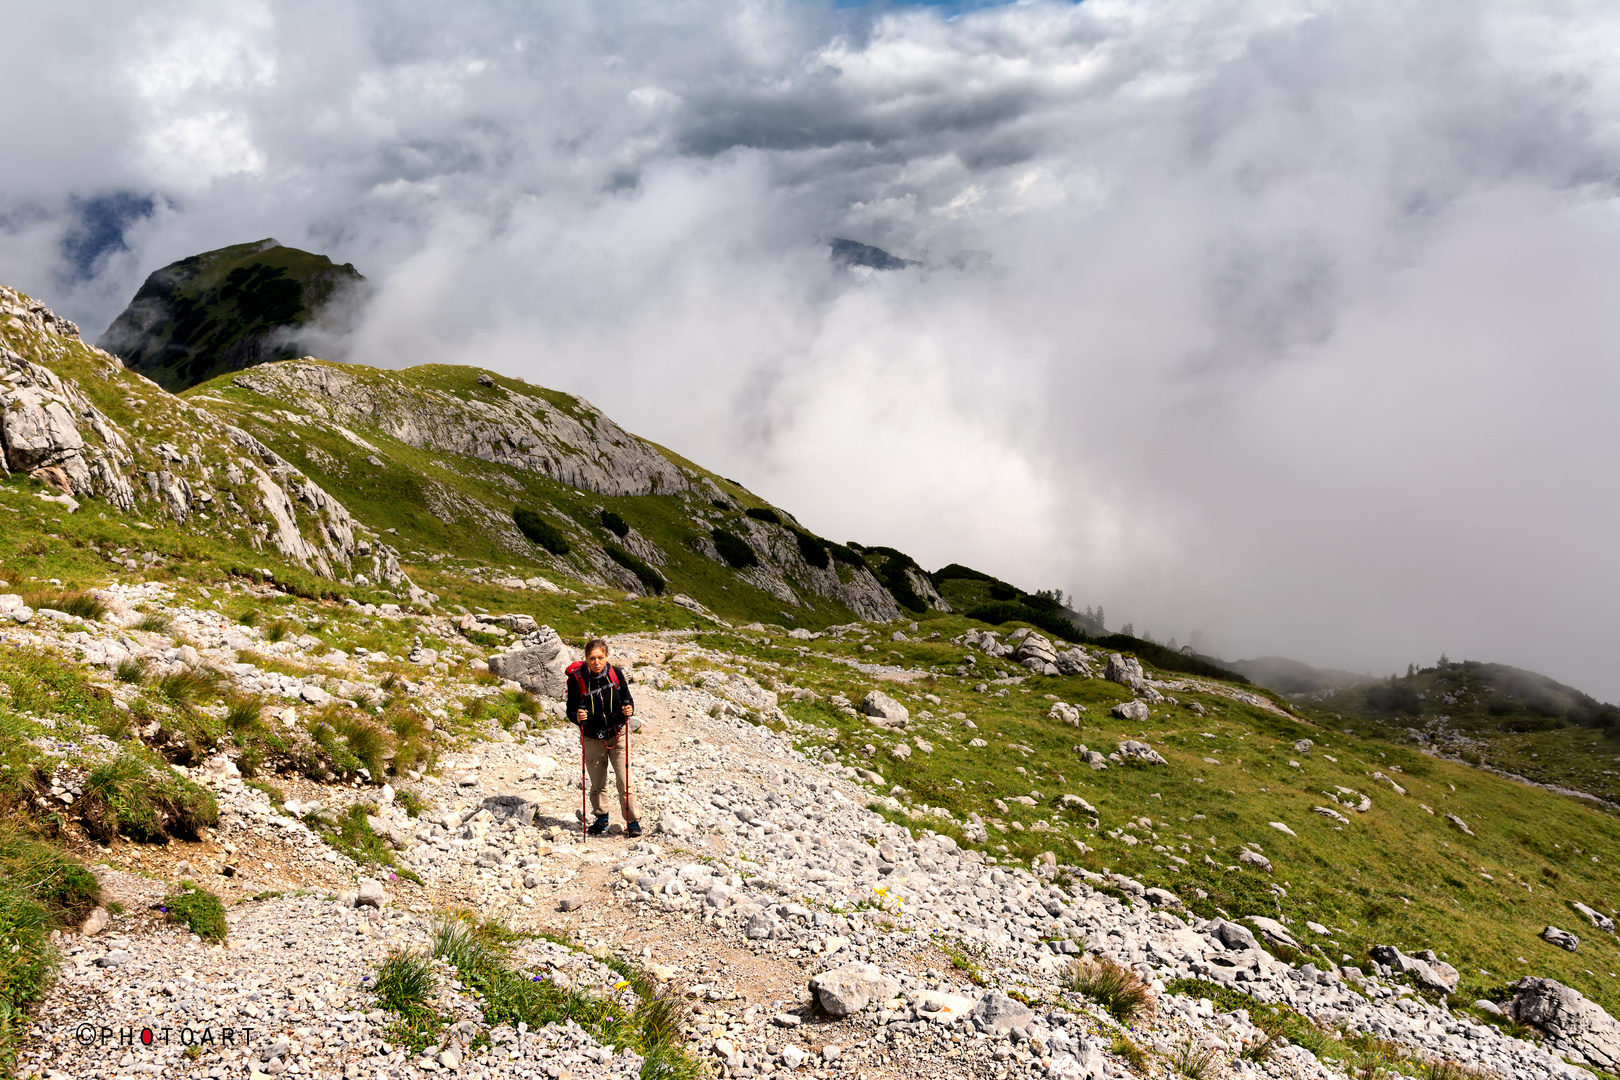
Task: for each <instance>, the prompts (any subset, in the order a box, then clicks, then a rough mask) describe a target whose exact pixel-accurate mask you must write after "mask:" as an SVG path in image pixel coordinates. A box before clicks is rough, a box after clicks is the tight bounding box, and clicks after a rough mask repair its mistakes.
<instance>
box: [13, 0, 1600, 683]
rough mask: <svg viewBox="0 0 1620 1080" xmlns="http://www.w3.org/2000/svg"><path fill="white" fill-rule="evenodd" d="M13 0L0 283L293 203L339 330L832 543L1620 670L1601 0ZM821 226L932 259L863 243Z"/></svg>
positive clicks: (1301, 623)
mask: <svg viewBox="0 0 1620 1080" xmlns="http://www.w3.org/2000/svg"><path fill="white" fill-rule="evenodd" d="M87 12H93V14H94V15H95V18H94V19H87V18H86V17H85V16H86V13H87ZM53 20H57V21H53ZM69 26H71V27H72V29H73V33H71V34H69V33H67V32H66V30H65V28H66V27H69ZM20 32H22V33H23V34H25V35H27V36H29V37H31V38H33V39H35V40H37V41H38V42H40V43H41V46H42V47H40V48H37V49H32V50H25V51H24V52H23V54H22V56H21V58H20V60H19V62H17V63H15V64H13V65H11V66H8V68H7V69H6V70H5V71H4V72H0V87H3V88H4V89H6V90H7V91H9V92H10V94H11V96H12V98H13V99H14V100H18V99H24V98H26V99H28V100H35V99H36V95H35V94H34V93H33V91H34V90H35V89H36V88H37V87H39V86H50V87H56V88H62V90H61V91H60V92H56V93H53V94H50V95H46V96H45V97H44V98H43V99H42V100H43V101H44V102H45V104H44V105H43V106H42V109H43V110H44V111H43V112H42V113H41V114H39V115H38V116H36V117H28V118H22V119H21V120H19V122H18V129H17V130H16V132H15V133H14V134H10V135H9V136H8V137H9V138H10V139H11V147H12V150H13V152H12V153H10V154H8V155H7V157H6V159H5V160H3V161H0V191H4V192H6V193H7V194H6V196H5V197H4V199H5V200H8V201H0V230H3V231H4V236H5V242H4V243H0V279H4V280H7V281H15V282H17V283H19V284H22V285H24V286H25V287H29V288H32V289H33V290H34V291H36V292H39V293H41V294H42V295H46V296H47V298H48V299H51V300H52V301H53V302H55V303H56V304H57V306H59V307H61V308H65V309H67V310H68V312H69V314H71V315H73V316H76V317H79V318H81V319H82V320H83V321H84V322H85V323H86V324H87V327H88V328H89V329H90V330H91V331H92V332H94V331H95V330H98V329H99V328H100V326H103V325H105V323H106V322H107V321H108V320H109V319H110V318H111V317H112V315H113V314H115V313H116V310H117V309H118V307H120V306H121V304H122V302H123V299H124V298H125V297H127V296H128V295H129V294H130V293H132V292H133V291H134V288H135V286H136V285H137V284H138V282H139V280H140V278H141V276H143V275H144V273H145V272H147V271H149V270H150V269H152V268H154V267H156V266H158V265H161V264H163V263H166V262H168V261H171V260H173V259H175V258H179V257H181V256H184V255H187V254H191V253H193V252H196V251H199V250H205V249H207V248H211V247H216V246H219V245H222V244H225V243H232V242H237V241H241V240H245V239H255V238H258V237H260V236H265V235H274V236H276V237H278V238H279V239H281V240H282V241H284V242H286V243H291V244H297V245H302V246H306V247H311V248H314V249H316V250H321V251H325V252H327V253H329V254H331V255H332V256H333V257H334V258H337V259H339V260H340V261H349V260H352V261H353V262H355V263H356V265H357V266H359V267H360V268H361V270H362V271H363V272H365V273H366V274H367V275H368V276H370V277H371V278H372V280H373V281H374V282H375V283H376V285H377V286H378V291H377V294H376V301H375V303H374V305H373V306H372V308H371V309H370V312H369V318H368V320H367V322H366V323H365V325H364V326H363V327H362V328H361V329H360V332H359V333H358V334H357V336H356V339H355V349H356V353H355V355H356V356H357V357H359V358H361V359H364V360H367V361H369V362H374V363H382V364H390V365H405V364H413V363H421V362H427V361H441V362H442V361H453V362H468V363H481V364H487V365H490V366H494V367H497V368H500V369H502V370H505V371H508V372H512V373H514V374H522V375H524V376H526V377H529V378H533V379H536V380H539V381H543V382H548V383H550V384H553V385H558V386H562V387H564V388H567V389H570V390H574V391H577V392H579V393H582V394H584V395H585V396H586V397H588V398H591V399H592V400H594V401H597V402H598V403H599V404H601V405H603V406H604V407H605V408H607V409H608V410H609V411H610V412H612V413H613V414H614V415H615V416H616V417H617V418H619V419H620V420H621V421H622V422H624V423H625V424H627V425H628V426H629V427H631V428H632V429H633V430H637V431H640V432H642V433H644V434H646V435H648V436H649V437H652V438H655V439H658V440H659V441H661V442H663V443H665V444H667V445H670V446H673V447H674V448H676V449H678V450H680V451H682V452H683V453H686V454H687V455H688V456H691V457H694V458H696V459H698V460H701V461H703V462H705V463H706V464H710V465H712V466H713V467H715V468H717V469H719V470H720V471H722V472H725V473H726V474H727V475H731V476H734V477H736V478H737V479H739V480H742V481H744V482H745V483H748V484H750V485H751V486H753V487H755V488H756V489H758V490H760V491H761V492H762V493H763V494H765V495H767V496H769V497H772V498H774V499H776V500H778V501H780V502H782V503H783V504H784V505H786V506H788V507H789V508H791V509H793V510H794V511H795V512H797V513H799V514H800V515H801V516H802V517H803V518H804V519H805V520H806V522H807V523H808V524H810V525H811V526H812V527H814V528H816V529H818V530H821V531H823V532H826V533H829V534H831V535H833V536H834V537H835V538H837V539H841V540H842V539H857V540H861V541H863V542H871V543H888V544H892V545H894V546H897V547H900V548H903V549H906V550H908V551H910V552H912V553H913V554H915V555H916V556H917V557H918V558H919V559H921V560H922V561H924V562H925V563H934V564H937V563H943V562H946V561H962V562H966V563H969V564H971V565H976V566H980V567H981V568H983V569H986V570H989V571H992V572H995V573H997V574H1000V575H1001V576H1004V577H1007V578H1009V579H1010V580H1013V581H1015V582H1017V583H1019V584H1021V585H1023V586H1025V587H1027V588H1035V587H1051V586H1060V587H1063V588H1065V589H1071V590H1073V592H1074V593H1075V594H1076V596H1077V597H1078V599H1079V600H1080V602H1081V603H1082V604H1084V603H1097V602H1102V603H1104V604H1106V606H1107V608H1108V610H1109V613H1110V615H1111V617H1112V619H1113V621H1115V622H1123V621H1124V620H1125V619H1127V618H1128V619H1130V620H1132V621H1133V622H1134V623H1135V625H1136V626H1137V627H1138V628H1139V629H1140V628H1143V627H1148V628H1151V629H1153V630H1154V631H1156V632H1158V633H1159V634H1161V635H1163V636H1169V635H1170V634H1176V635H1177V636H1178V637H1182V638H1185V637H1186V635H1187V633H1188V632H1189V631H1190V630H1191V629H1192V628H1193V627H1195V626H1196V627H1198V628H1200V629H1202V630H1203V631H1205V632H1206V633H1207V634H1209V635H1210V636H1211V637H1212V638H1213V640H1214V641H1215V642H1216V644H1217V645H1218V646H1220V647H1221V648H1222V649H1224V650H1225V651H1226V652H1227V653H1228V654H1229V655H1236V654H1239V653H1243V654H1252V653H1260V652H1284V653H1289V654H1292V655H1297V656H1299V657H1301V658H1303V659H1307V660H1312V661H1316V662H1321V663H1331V664H1335V665H1339V666H1350V667H1371V668H1374V669H1377V670H1390V669H1395V668H1399V667H1402V666H1404V664H1405V663H1406V662H1407V661H1408V660H1424V661H1426V660H1430V659H1433V657H1434V656H1436V655H1438V654H1439V653H1440V652H1441V651H1442V650H1446V651H1449V653H1450V654H1451V655H1453V656H1458V655H1470V656H1477V657H1480V658H1484V659H1496V660H1503V661H1507V662H1512V663H1521V664H1524V665H1526V666H1531V667H1535V668H1538V669H1541V670H1544V671H1546V672H1548V673H1549V674H1552V675H1554V676H1557V677H1559V678H1563V679H1565V680H1567V681H1572V682H1574V683H1576V684H1578V685H1581V686H1583V687H1585V688H1588V689H1590V690H1592V691H1593V692H1597V693H1600V694H1603V695H1605V696H1608V697H1611V698H1612V697H1616V696H1620V677H1617V676H1616V675H1615V674H1614V669H1613V665H1612V663H1611V662H1610V661H1609V659H1608V658H1609V656H1611V655H1612V653H1613V651H1614V649H1615V648H1616V647H1617V646H1620V636H1617V635H1620V632H1617V630H1616V626H1615V621H1614V619H1613V617H1612V612H1613V611H1614V610H1615V609H1616V605H1617V603H1620V572H1617V571H1616V569H1615V567H1614V565H1613V560H1612V558H1611V557H1610V556H1609V554H1608V553H1607V551H1606V550H1605V547H1606V545H1605V541H1606V540H1607V538H1609V537H1612V536H1614V535H1615V534H1616V526H1617V525H1620V485H1617V484H1616V483H1615V463H1616V462H1617V461H1620V445H1616V443H1617V441H1620V439H1617V436H1615V435H1614V434H1612V432H1613V431H1614V430H1615V425H1614V424H1613V423H1612V417H1613V415H1614V413H1615V405H1616V404H1617V401H1616V399H1617V397H1620V387H1617V386H1616V365H1615V361H1614V360H1613V357H1615V356H1616V355H1620V350H1617V348H1616V347H1617V346H1620V325H1616V321H1615V317H1614V316H1612V315H1611V314H1610V313H1611V311H1612V310H1613V308H1614V305H1613V304H1612V303H1611V302H1610V301H1609V299H1608V297H1607V295H1606V288H1605V286H1606V285H1607V283H1608V282H1611V281H1613V280H1615V276H1616V271H1620V265H1616V264H1617V263H1620V231H1617V222H1616V208H1617V203H1616V198H1615V182H1614V177H1615V176H1616V175H1617V174H1620V168H1617V166H1620V139H1617V135H1620V75H1617V74H1616V71H1617V69H1616V68H1615V66H1614V65H1613V63H1612V56H1613V53H1614V50H1615V47H1616V46H1617V44H1620V13H1616V12H1615V11H1614V10H1613V9H1612V6H1611V5H1606V4H1596V3H1578V2H1576V3H1566V4H1561V5H1557V6H1548V5H1544V4H1529V3H1518V2H1512V0H1495V2H1488V3H1481V4H1475V5H1438V4H1436V5H1368V4H1365V3H1351V2H1347V0H1314V2H1310V3H1298V4H1291V5H1279V4H1276V3H1271V2H1261V0H1206V2H1191V3H1175V4H1170V3H1126V2H1123V0H1088V2H1087V3H1085V4H1081V5H1071V4H1059V3H1029V4H1019V5H1015V6H1008V7H1000V8H990V9H985V10H982V11H976V12H972V13H968V14H965V15H962V16H960V17H957V18H954V19H950V20H946V19H943V18H941V17H940V16H939V15H938V14H937V13H935V12H931V11H923V10H915V9H903V8H897V9H893V10H889V11H884V12H881V13H879V14H877V15H869V14H865V13H862V12H847V11H846V12H840V11H836V10H834V9H831V8H829V7H827V6H824V5H820V4H804V5H793V4H760V3H737V4H679V5H669V4H665V5H645V4H635V3H593V4H567V5H545V6H536V7H527V8H525V7H518V8H513V7H511V6H509V5H458V6H457V7H455V8H454V9H434V8H406V9H400V8H398V7H396V6H384V5H372V4H367V3H354V4H349V5H313V4H278V5H273V6H256V7H244V8H238V9H232V10H231V11H229V12H227V13H226V14H225V15H223V16H222V15H220V14H219V13H218V12H216V10H215V8H213V7H208V8H195V9H187V8H169V9H162V10H156V9H149V10H146V11H143V12H140V13H138V14H132V13H130V12H128V11H126V10H125V9H124V8H119V7H107V8H94V9H89V8H83V9H78V10H74V9H72V8H67V9H65V13H64V14H56V13H55V10H54V9H53V11H52V12H46V13H40V12H34V13H31V14H28V15H27V16H26V17H25V18H24V20H22V21H21V23H20ZM69 40H71V41H73V42H74V44H73V45H71V46H69V45H65V44H63V43H64V42H66V41H69ZM130 42H134V43H135V44H134V45H133V46H131V45H129V43H130ZM87 88H88V89H87ZM63 131H75V132H85V133H87V134H88V135H90V136H92V137H93V139H94V144H95V147H96V150H95V152H93V153H92V152H89V151H88V150H87V149H86V148H85V147H82V146H78V145H69V146H66V147H64V146H63V145H62V140H61V133H62V132H63ZM116 191H132V192H136V193H139V194H142V195H148V196H151V197H152V198H153V201H154V206H155V207H156V208H157V209H156V210H155V213H154V216H153V217H152V218H151V219H149V220H148V221H146V222H144V223H142V224H140V225H138V226H136V227H135V228H133V229H132V230H131V231H129V232H128V233H127V234H126V238H125V240H126V243H127V244H128V245H129V247H130V249H131V250H130V251H129V252H127V253H122V254H119V253H114V254H113V255H109V256H108V257H106V258H104V259H103V260H102V261H101V262H100V263H98V264H97V271H96V274H95V275H94V276H93V278H92V279H91V280H89V281H76V280H75V281H71V282H69V281H66V280H64V281H63V284H62V291H61V295H60V296H59V297H58V296H51V295H50V292H49V290H48V289H46V288H43V287H42V285H43V284H44V283H46V282H48V281H49V279H50V277H51V275H52V274H60V273H62V270H63V265H64V264H63V263H61V261H60V259H59V256H58V254H57V251H58V248H57V244H58V242H59V239H60V238H61V237H62V236H64V235H66V234H67V233H68V232H69V231H70V230H71V229H73V228H75V227H76V225H75V221H74V218H73V217H72V214H73V210H72V207H73V206H74V205H77V204H75V203H73V201H72V199H73V198H74V197H78V198H79V199H81V200H82V199H86V198H93V197H95V196H98V195H103V194H107V193H109V192H116ZM839 235H852V236H853V237H854V238H855V239H859V240H862V241H865V242H870V243H875V244H879V245H881V246H884V247H886V248H888V249H890V250H893V251H895V252H896V253H898V254H901V255H904V256H907V257H912V258H925V260H926V262H927V266H926V267H923V268H920V269H913V270H909V271H906V272H904V273H899V274H885V273H875V274H865V275H856V274H848V273H845V272H842V271H839V270H838V269H836V268H835V267H833V266H831V265H829V263H828V261H827V259H826V253H825V248H824V247H822V246H820V243H821V241H824V240H825V239H826V238H828V237H831V236H839Z"/></svg>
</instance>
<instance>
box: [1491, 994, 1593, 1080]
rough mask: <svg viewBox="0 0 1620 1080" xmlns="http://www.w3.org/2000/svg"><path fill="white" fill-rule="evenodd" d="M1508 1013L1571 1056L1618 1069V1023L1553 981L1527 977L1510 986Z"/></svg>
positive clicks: (1581, 997) (1579, 995)
mask: <svg viewBox="0 0 1620 1080" xmlns="http://www.w3.org/2000/svg"><path fill="white" fill-rule="evenodd" d="M1513 990H1514V993H1513V1001H1512V1002H1511V1003H1510V1004H1509V1005H1508V1009H1507V1011H1508V1013H1509V1014H1510V1015H1512V1016H1513V1017H1515V1018H1516V1019H1517V1020H1518V1021H1519V1022H1520V1023H1523V1024H1531V1025H1533V1026H1535V1027H1538V1028H1540V1029H1541V1030H1542V1031H1544V1032H1546V1033H1547V1040H1548V1041H1549V1042H1551V1043H1552V1044H1553V1046H1555V1047H1556V1048H1557V1049H1558V1050H1560V1051H1562V1052H1563V1053H1565V1054H1567V1055H1569V1056H1571V1057H1579V1058H1582V1059H1584V1060H1585V1061H1586V1062H1587V1063H1588V1064H1590V1065H1594V1066H1596V1067H1597V1068H1599V1069H1606V1070H1608V1071H1610V1072H1613V1071H1614V1070H1615V1068H1616V1067H1617V1066H1620V1023H1616V1022H1615V1019H1614V1017H1612V1016H1610V1015H1609V1014H1608V1013H1607V1012H1605V1011H1604V1010H1603V1008H1602V1006H1600V1005H1598V1004H1596V1003H1595V1002H1592V1001H1588V1000H1587V999H1586V997H1585V996H1584V995H1583V994H1581V992H1580V991H1578V990H1573V989H1571V988H1570V987H1567V986H1565V985H1564V984H1563V983H1560V982H1556V981H1555V980H1553V979H1542V978H1537V977H1536V976H1533V975H1527V976H1525V977H1524V978H1522V979H1520V980H1519V981H1518V982H1516V983H1514V984H1513Z"/></svg>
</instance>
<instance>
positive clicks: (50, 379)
mask: <svg viewBox="0 0 1620 1080" xmlns="http://www.w3.org/2000/svg"><path fill="white" fill-rule="evenodd" d="M18 309H20V310H21V311H22V312H23V313H24V314H32V316H33V318H34V319H35V320H37V322H38V323H39V325H41V326H42V327H43V326H45V325H56V324H55V323H49V324H48V323H46V321H45V319H44V318H43V315H41V314H38V313H35V312H33V311H32V309H30V308H29V307H28V306H27V305H24V304H22V303H21V302H20V300H19V299H16V294H15V293H11V292H10V291H9V290H5V289H0V315H6V314H11V313H12V312H13V311H15V310H18ZM39 312H44V309H43V308H41V309H39ZM46 314H48V313H46ZM66 325H71V324H66ZM81 421H82V423H83V427H82V428H81V426H80V424H81ZM87 435H88V438H87V437H86V436H87ZM132 464H133V458H132V457H131V455H130V451H129V445H128V444H127V443H126V442H125V441H124V439H123V437H122V436H121V435H119V433H118V431H117V430H116V428H115V427H114V425H113V424H112V422H111V421H110V420H108V419H107V417H106V416H105V415H104V414H103V413H102V412H101V411H100V410H98V409H97V408H96V407H95V406H94V405H92V404H91V403H90V400H89V399H88V398H86V397H85V396H84V394H83V393H82V392H80V390H79V388H78V387H77V386H76V385H74V384H73V383H72V382H71V381H69V380H64V379H62V378H59V377H58V376H57V375H56V373H55V372H53V371H51V370H50V369H49V368H46V367H44V366H42V365H40V364H35V363H32V362H30V361H28V360H25V359H23V358H22V357H21V356H18V355H17V354H16V353H14V352H12V351H11V350H10V349H7V348H4V347H3V346H0V472H8V473H9V472H20V473H37V472H40V471H41V470H59V471H60V474H61V476H63V477H65V478H66V479H67V481H68V483H69V484H70V485H71V486H72V489H73V490H72V492H70V493H67V494H73V495H79V496H81V497H82V496H86V495H91V496H96V497H99V498H102V499H105V500H106V501H107V502H108V503H109V504H111V505H112V506H114V507H116V508H117V509H119V510H129V509H130V508H132V507H133V506H134V505H135V492H134V490H133V488H132V487H131V485H130V482H129V478H128V476H127V475H126V474H125V470H127V469H128V468H129V467H130V466H131V465H132Z"/></svg>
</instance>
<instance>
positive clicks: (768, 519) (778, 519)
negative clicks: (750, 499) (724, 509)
mask: <svg viewBox="0 0 1620 1080" xmlns="http://www.w3.org/2000/svg"><path fill="white" fill-rule="evenodd" d="M743 513H745V514H747V515H748V516H749V517H751V518H753V519H754V520H755V521H763V522H765V523H766V524H768V525H780V524H782V515H780V514H778V513H777V512H776V511H775V510H772V509H771V508H770V507H768V506H750V507H749V508H748V509H747V510H744V511H743Z"/></svg>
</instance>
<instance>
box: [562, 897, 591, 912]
mask: <svg viewBox="0 0 1620 1080" xmlns="http://www.w3.org/2000/svg"><path fill="white" fill-rule="evenodd" d="M584 906H585V898H584V897H582V896H564V897H562V898H560V899H559V900H558V901H557V910H558V911H574V910H575V909H577V908H581V907H584Z"/></svg>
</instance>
